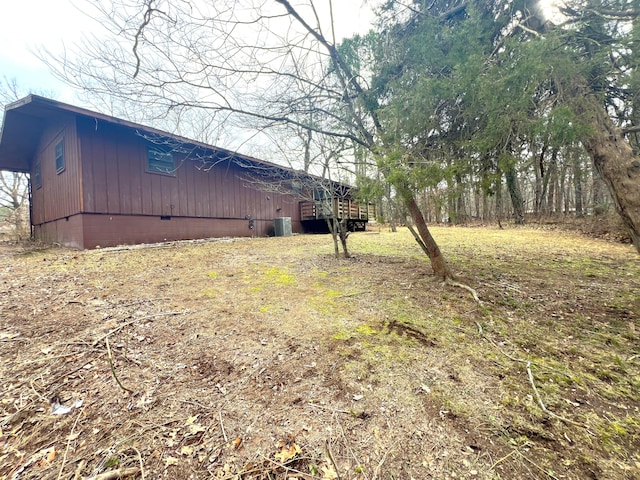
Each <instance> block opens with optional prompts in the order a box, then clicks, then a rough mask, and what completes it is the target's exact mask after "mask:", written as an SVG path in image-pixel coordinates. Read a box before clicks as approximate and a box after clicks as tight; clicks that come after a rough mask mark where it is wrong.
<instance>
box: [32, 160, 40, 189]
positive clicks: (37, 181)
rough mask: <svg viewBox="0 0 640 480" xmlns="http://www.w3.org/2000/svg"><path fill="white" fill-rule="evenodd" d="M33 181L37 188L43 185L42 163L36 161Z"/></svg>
mask: <svg viewBox="0 0 640 480" xmlns="http://www.w3.org/2000/svg"><path fill="white" fill-rule="evenodd" d="M33 183H34V185H35V186H36V188H41V187H42V174H41V173H40V164H39V163H36V168H34V169H33Z"/></svg>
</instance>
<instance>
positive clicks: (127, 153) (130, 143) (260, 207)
mask: <svg viewBox="0 0 640 480" xmlns="http://www.w3.org/2000/svg"><path fill="white" fill-rule="evenodd" d="M78 132H79V136H80V139H81V142H80V143H81V152H82V162H83V167H82V179H83V182H82V183H83V210H82V211H83V213H89V214H93V213H95V214H109V215H144V216H156V217H160V216H162V217H190V218H211V219H236V220H240V219H242V220H244V219H245V218H246V216H248V215H250V216H251V217H252V218H253V219H255V220H260V221H271V220H273V219H274V218H276V217H291V218H292V221H294V222H297V221H299V220H300V212H299V208H298V199H297V198H295V197H293V196H290V195H285V194H279V193H272V192H265V191H261V190H259V189H257V188H255V187H253V186H251V185H250V184H248V183H247V182H246V180H243V178H242V177H243V176H244V173H245V171H244V169H242V168H241V167H239V166H238V165H236V164H234V163H231V162H229V161H221V162H220V163H218V164H217V165H215V166H213V167H212V168H210V169H203V168H198V167H197V164H196V163H194V162H193V161H191V160H190V159H188V158H187V159H185V158H184V157H181V156H180V154H177V153H176V154H174V160H175V165H176V167H177V168H176V171H175V175H162V174H157V173H150V172H148V171H147V169H146V163H147V145H148V143H147V141H146V140H145V139H144V138H143V137H142V136H140V135H138V134H137V133H136V132H135V131H132V130H131V129H130V128H126V127H122V126H118V125H112V124H108V123H104V122H99V121H93V120H90V119H79V120H78Z"/></svg>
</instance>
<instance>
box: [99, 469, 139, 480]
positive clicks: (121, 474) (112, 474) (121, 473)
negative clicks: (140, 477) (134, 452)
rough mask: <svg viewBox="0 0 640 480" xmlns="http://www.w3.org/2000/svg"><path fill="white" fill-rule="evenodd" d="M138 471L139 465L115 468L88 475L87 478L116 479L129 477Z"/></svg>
mask: <svg viewBox="0 0 640 480" xmlns="http://www.w3.org/2000/svg"><path fill="white" fill-rule="evenodd" d="M139 473H140V468H139V467H129V468H117V469H116V470H109V471H108V472H104V473H101V474H99V475H96V476H95V477H90V478H89V480H117V479H118V478H125V477H131V476H133V475H137V474H139Z"/></svg>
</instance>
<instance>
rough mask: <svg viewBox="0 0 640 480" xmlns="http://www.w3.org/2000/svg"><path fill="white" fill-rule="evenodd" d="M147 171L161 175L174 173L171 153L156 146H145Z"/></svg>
mask: <svg viewBox="0 0 640 480" xmlns="http://www.w3.org/2000/svg"><path fill="white" fill-rule="evenodd" d="M147 171H148V172H150V173H161V174H163V175H174V174H175V166H174V164H173V154H172V153H171V152H165V151H164V150H162V149H160V148H158V147H147Z"/></svg>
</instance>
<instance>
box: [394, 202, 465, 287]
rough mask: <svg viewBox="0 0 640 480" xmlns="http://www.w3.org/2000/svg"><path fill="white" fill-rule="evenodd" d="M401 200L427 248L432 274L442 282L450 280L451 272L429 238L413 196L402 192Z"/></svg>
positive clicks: (436, 246)
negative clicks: (402, 199)
mask: <svg viewBox="0 0 640 480" xmlns="http://www.w3.org/2000/svg"><path fill="white" fill-rule="evenodd" d="M402 196H403V198H404V201H405V204H406V206H407V209H408V210H409V215H411V219H412V220H413V223H414V225H415V226H416V227H417V229H418V233H419V234H420V238H421V239H422V242H423V243H424V245H425V247H427V253H428V255H429V260H430V261H431V268H433V273H435V275H436V276H437V277H440V278H441V279H442V280H446V279H452V278H453V275H452V274H451V270H450V269H449V265H447V262H446V261H445V259H444V257H443V256H442V253H441V252H440V247H438V244H437V243H436V241H435V240H434V238H433V237H432V236H431V232H430V231H429V227H427V222H425V220H424V216H423V215H422V212H421V211H420V207H418V204H417V202H416V199H415V196H414V195H413V193H411V192H406V191H405V192H403V195H402Z"/></svg>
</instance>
